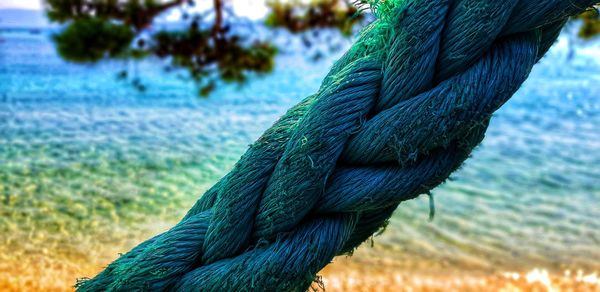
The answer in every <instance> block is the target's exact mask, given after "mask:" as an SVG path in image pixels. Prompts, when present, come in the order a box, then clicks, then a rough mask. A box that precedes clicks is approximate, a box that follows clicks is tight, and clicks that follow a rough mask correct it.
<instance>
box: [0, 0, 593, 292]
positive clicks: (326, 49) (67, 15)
mask: <svg viewBox="0 0 600 292" xmlns="http://www.w3.org/2000/svg"><path fill="white" fill-rule="evenodd" d="M372 20H373V16H372V11H370V9H369V6H368V3H361V2H358V3H350V2H346V1H342V0H323V1H277V0H275V1H267V2H265V1H262V0H212V1H208V0H206V1H187V0H178V1H175V0H174V1H169V0H167V1H159V0H104V1H99V0H48V1H44V2H40V1H37V0H19V1H18V0H1V1H0V290H1V291H37V290H40V291H64V290H72V289H73V288H72V286H73V284H75V280H76V278H79V277H91V276H93V275H95V274H96V273H97V272H99V271H100V270H101V269H102V268H103V267H104V266H106V265H107V264H108V263H110V262H111V261H112V260H114V259H115V258H116V257H117V256H118V254H119V253H123V252H126V251H128V250H129V249H130V248H131V247H133V246H135V245H137V244H138V243H139V242H141V241H142V240H144V239H146V238H148V237H149V236H151V235H153V234H156V233H158V232H160V231H163V230H166V229H167V228H169V227H170V226H172V225H174V224H175V223H176V222H178V220H179V219H180V218H181V217H182V216H183V215H184V214H185V212H186V211H187V210H188V209H189V208H190V207H191V206H192V204H193V203H194V202H195V201H196V200H197V198H198V197H199V196H200V195H202V193H203V192H204V191H205V190H206V189H207V188H208V187H210V186H211V185H212V184H213V183H215V182H216V180H217V179H219V178H220V177H221V176H223V175H224V174H226V173H227V172H228V170H229V169H230V168H231V167H232V166H233V164H234V163H235V162H236V161H237V159H238V158H239V156H240V155H241V154H242V153H243V152H244V151H245V149H246V148H247V145H248V144H250V143H252V142H253V141H254V140H255V139H256V138H258V136H259V135H260V134H261V133H262V132H263V131H264V130H265V129H266V128H268V127H269V126H270V125H271V124H272V123H273V122H274V121H275V120H276V119H277V118H278V117H279V116H280V115H281V114H282V113H284V112H285V110H286V109H287V108H289V107H290V106H292V105H293V104H295V103H296V102H298V101H299V100H300V99H301V98H303V97H305V96H307V95H309V94H312V93H314V92H315V91H316V90H317V88H318V86H319V84H320V81H321V80H322V78H323V77H324V76H325V74H326V73H327V71H328V69H329V68H330V67H331V65H332V64H333V62H334V61H335V60H336V59H337V58H339V56H340V55H341V54H342V53H343V52H344V51H345V50H346V49H347V48H348V47H349V46H350V45H351V43H352V40H353V39H354V37H355V36H356V33H357V32H358V31H359V30H360V28H361V27H363V26H364V25H366V24H367V23H369V22H370V21H372ZM598 35H600V18H599V16H598V11H597V10H594V9H591V10H588V11H586V12H585V13H583V14H582V15H580V16H577V17H575V18H573V19H572V20H571V21H570V22H569V23H568V24H567V26H566V27H565V29H564V31H563V33H562V34H561V36H560V38H559V40H558V42H557V43H556V44H555V46H554V47H553V49H552V50H551V51H550V52H549V53H548V55H547V56H546V57H545V58H544V59H542V60H541V62H540V63H539V64H538V65H537V66H536V67H535V68H534V71H533V72H532V74H531V76H530V79H529V80H528V81H527V82H526V83H525V85H524V86H523V87H522V88H521V89H520V91H519V92H518V93H517V94H516V95H515V96H514V97H513V98H512V100H511V101H509V102H508V103H507V104H506V105H505V106H504V107H503V108H502V109H501V110H500V111H498V112H497V113H496V114H495V117H494V118H493V119H492V123H491V126H490V128H489V130H488V134H487V137H486V139H485V140H484V142H483V143H482V145H481V146H479V147H478V148H477V149H476V150H475V152H474V153H473V157H472V158H470V159H469V160H467V162H466V163H465V165H464V166H463V167H462V168H461V170H459V171H458V172H456V173H455V174H453V175H452V177H451V180H450V181H448V182H446V183H445V184H444V185H442V186H441V187H439V188H437V189H435V190H434V192H433V193H434V195H435V198H436V216H435V219H434V220H433V221H431V222H430V221H429V220H428V214H429V202H428V199H427V198H426V197H420V198H417V199H415V200H412V201H409V202H406V203H403V204H402V205H401V206H400V207H399V208H398V210H397V211H396V212H395V214H394V215H393V217H392V219H391V223H390V224H389V226H388V227H387V229H386V230H385V232H384V233H382V234H380V235H377V236H375V237H373V238H372V240H371V241H370V242H367V243H365V244H363V246H361V247H360V248H359V249H358V250H357V251H356V252H355V253H354V255H353V256H352V257H339V258H336V259H335V261H334V262H333V264H331V265H329V266H328V267H326V268H325V269H324V270H323V271H322V272H321V273H320V275H321V276H322V280H323V282H324V283H325V287H326V289H327V290H329V291H409V290H410V291H413V290H417V291H421V290H426V291H448V290H460V291H467V290H470V291H481V290H497V291H500V290H504V291H515V290H535V291H563V290H564V291H585V290H588V291H600V278H599V277H600V274H599V273H600V220H599V219H598V218H600V204H599V203H598V201H599V200H600V166H599V165H600V98H599V97H600V38H598V37H597V36H598Z"/></svg>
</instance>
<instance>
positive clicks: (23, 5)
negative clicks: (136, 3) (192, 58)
mask: <svg viewBox="0 0 600 292" xmlns="http://www.w3.org/2000/svg"><path fill="white" fill-rule="evenodd" d="M231 2H233V10H234V11H235V13H236V14H237V15H239V16H245V17H249V18H251V19H258V18H261V17H263V16H265V15H266V13H267V7H266V5H265V2H264V1H263V0H233V1H231ZM211 5H212V1H209V0H200V1H197V7H195V8H194V9H192V11H193V10H206V8H209V7H211ZM7 8H20V9H36V10H40V9H42V1H41V0H0V9H7ZM180 13H181V11H180V10H178V9H174V10H173V11H172V12H171V15H170V16H168V17H167V18H168V19H172V20H177V19H179V17H178V16H179V15H180Z"/></svg>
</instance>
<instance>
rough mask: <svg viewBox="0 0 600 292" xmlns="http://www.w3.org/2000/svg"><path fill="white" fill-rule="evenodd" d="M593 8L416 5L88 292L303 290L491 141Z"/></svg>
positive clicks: (551, 0) (382, 8) (382, 15)
mask: <svg viewBox="0 0 600 292" xmlns="http://www.w3.org/2000/svg"><path fill="white" fill-rule="evenodd" d="M593 2H595V0H569V1H565V0H540V1H530V0H520V1H519V0H503V1H497V0H437V1H431V0H404V1H396V2H393V1H392V2H389V1H388V2H383V3H382V4H380V5H378V6H377V9H378V15H379V19H378V20H377V21H375V22H374V23H373V24H371V25H370V26H368V27H367V28H366V29H365V30H364V31H363V32H362V34H361V35H360V37H359V39H358V41H357V42H356V43H355V44H354V46H353V47H352V48H351V49H350V50H349V51H348V52H347V53H346V54H345V55H344V56H343V57H342V58H341V59H340V60H339V61H338V62H337V63H336V64H335V65H334V66H333V68H332V69H331V72H330V73H329V74H328V75H327V77H326V78H325V80H324V81H323V84H322V86H321V88H320V89H319V91H318V92H317V93H316V94H315V95H312V96H309V97H308V98H306V99H305V100H304V101H302V102H301V103H299V104H298V105H296V106H295V107H293V108H292V109H290V110H289V111H288V112H287V113H286V114H285V115H284V116H283V117H282V118H281V119H280V120H279V121H277V122H276V123H275V124H274V125H273V126H272V127H271V128H270V129H269V130H267V131H266V132H265V133H264V134H263V136H262V137H260V138H259V139H258V141H256V142H255V143H254V144H253V145H252V146H250V148H249V149H248V151H247V152H246V153H245V154H244V155H243V156H242V157H241V159H240V160H239V162H238V163H237V164H236V165H235V166H234V168H233V170H232V171H231V172H230V173H229V174H227V175H226V176H225V177H224V178H222V179H221V180H220V181H219V182H218V183H217V184H215V185H214V186H213V187H212V188H211V189H209V190H208V191H207V192H206V193H205V194H204V195H203V196H202V197H201V198H200V199H199V200H198V202H197V203H196V204H195V205H194V207H192V209H191V210H190V211H189V212H188V214H187V215H186V216H185V217H184V218H183V220H182V221H181V222H180V223H179V224H177V225H176V226H175V227H173V228H172V229H171V230H169V231H167V232H165V233H163V234H160V235H158V236H155V237H154V238H151V239H149V240H147V241H145V242H144V243H142V244H140V245H139V246H137V247H136V248H134V249H133V250H131V251H130V252H128V253H127V254H125V255H123V256H121V257H120V258H119V259H117V260H116V261H115V262H113V263H112V264H111V265H109V266H108V267H107V268H106V269H105V270H104V271H103V272H101V273H100V274H98V275H97V276H96V277H95V278H93V279H90V280H87V281H85V282H81V283H79V284H78V287H79V289H80V290H120V291H129V290H183V291H188V290H197V291H228V290H267V291H271V290H277V291H287V290H293V291H296V290H305V289H306V288H307V287H308V286H309V285H310V283H311V282H312V281H313V280H314V279H315V275H316V273H317V272H318V271H319V270H321V269H322V268H323V267H324V266H325V265H327V264H328V263H329V262H330V261H331V260H332V259H333V257H334V256H336V255H339V254H343V253H346V252H350V251H352V250H353V249H354V248H355V247H357V246H358V245H359V244H361V243H362V242H363V241H365V240H366V239H367V238H368V237H369V236H371V235H372V234H373V233H374V232H376V231H377V230H378V229H379V228H381V227H382V226H383V225H384V224H385V222H386V220H387V219H388V218H389V217H390V216H391V214H392V212H393V211H394V210H395V209H396V207H397V206H398V204H399V203H400V202H402V201H404V200H409V199H412V198H415V197H416V196H418V195H419V194H423V193H426V192H428V191H429V190H431V189H432V188H434V187H436V186H437V185H439V184H440V183H442V182H443V181H444V180H445V179H446V178H447V177H448V176H449V175H450V174H451V173H452V172H453V171H455V170H456V169H457V168H458V167H459V166H460V165H461V164H462V162H463V161H464V160H465V159H467V158H468V156H469V154H470V153H471V151H472V149H473V148H474V147H475V146H476V145H477V144H479V143H480V142H481V140H482V139H483V136H484V133H485V130H486V128H487V124H488V121H489V119H490V117H491V115H492V113H493V112H494V111H496V110H497V109H498V108H499V107H500V106H502V104H504V103H505V102H506V101H507V100H508V99H509V98H510V97H511V96H512V95H513V94H514V93H515V91H516V90H517V89H518V88H519V87H520V86H521V84H522V83H523V82H524V81H525V79H526V78H527V75H528V74H529V72H530V70H531V68H532V67H533V66H534V64H535V63H536V62H537V61H538V60H539V59H540V58H541V57H542V56H543V55H544V54H545V52H546V51H547V50H548V49H549V48H550V46H551V45H552V43H553V42H554V40H555V39H556V37H557V36H558V33H559V31H560V29H561V27H562V26H563V24H564V23H565V21H566V18H567V16H569V15H573V14H575V13H577V12H579V11H582V10H583V9H584V8H585V7H588V6H591V5H592V4H593Z"/></svg>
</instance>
